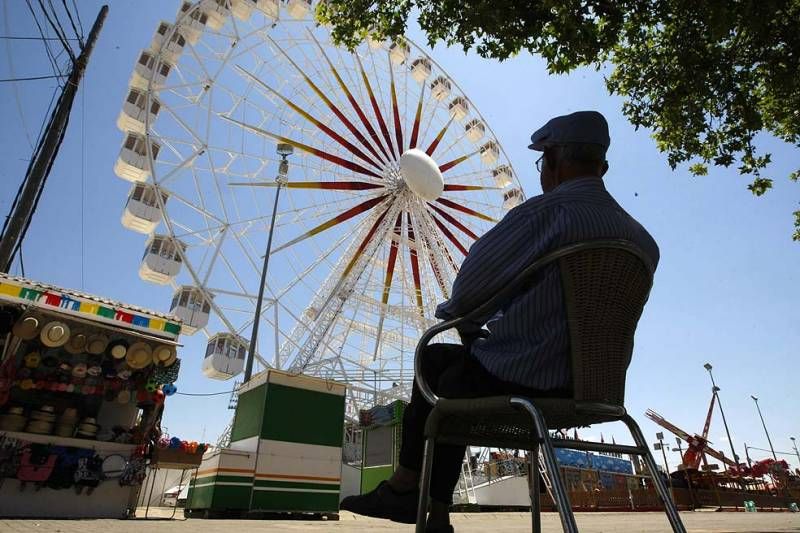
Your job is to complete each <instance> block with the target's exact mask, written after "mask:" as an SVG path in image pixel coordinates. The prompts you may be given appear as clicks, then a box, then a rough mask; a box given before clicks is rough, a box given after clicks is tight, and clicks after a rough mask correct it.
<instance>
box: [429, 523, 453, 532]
mask: <svg viewBox="0 0 800 533" xmlns="http://www.w3.org/2000/svg"><path fill="white" fill-rule="evenodd" d="M425 533H455V530H454V529H453V526H451V525H449V524H448V525H446V526H442V527H437V528H430V527H426V528H425Z"/></svg>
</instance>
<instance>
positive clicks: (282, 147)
mask: <svg viewBox="0 0 800 533" xmlns="http://www.w3.org/2000/svg"><path fill="white" fill-rule="evenodd" d="M277 151H278V155H279V156H281V161H280V163H279V165H278V175H277V176H276V177H275V183H276V185H277V190H276V191H275V204H274V205H273V206H272V221H271V222H270V225H269V236H268V237H267V251H266V253H265V254H264V266H263V268H262V269H261V283H260V284H259V285H258V300H256V313H255V316H254V317H253V331H252V332H251V334H250V348H249V350H248V351H247V364H246V366H245V369H244V383H247V382H248V381H250V377H251V376H252V375H253V359H254V358H255V355H256V343H257V339H258V324H259V323H260V322H261V302H262V300H263V299H264V286H265V285H266V282H267V268H268V267H269V256H270V251H271V250H272V235H273V233H274V231H275V215H276V214H277V212H278V198H280V194H281V187H282V186H283V185H285V184H286V182H287V181H288V178H287V176H288V175H289V160H288V159H287V158H288V157H289V156H290V155H292V152H293V151H294V148H292V146H291V145H290V144H285V143H279V144H278V148H277ZM277 355H278V354H275V356H276V357H277Z"/></svg>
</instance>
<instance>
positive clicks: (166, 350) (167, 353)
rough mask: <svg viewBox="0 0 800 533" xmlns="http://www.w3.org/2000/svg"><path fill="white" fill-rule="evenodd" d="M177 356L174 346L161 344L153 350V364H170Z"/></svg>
mask: <svg viewBox="0 0 800 533" xmlns="http://www.w3.org/2000/svg"><path fill="white" fill-rule="evenodd" d="M177 358H178V351H177V350H176V349H175V347H174V346H170V345H168V344H162V345H160V346H157V347H156V348H155V349H154V350H153V364H155V365H156V366H172V364H173V363H174V362H175V359H177Z"/></svg>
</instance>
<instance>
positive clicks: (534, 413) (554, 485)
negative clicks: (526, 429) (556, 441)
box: [510, 397, 578, 533]
mask: <svg viewBox="0 0 800 533" xmlns="http://www.w3.org/2000/svg"><path fill="white" fill-rule="evenodd" d="M510 401H511V404H512V405H516V406H519V407H522V408H523V409H525V410H526V411H527V412H528V414H530V416H531V419H532V420H533V425H534V427H535V428H536V434H537V437H538V438H539V445H540V446H541V447H542V454H543V455H544V461H545V464H544V467H545V470H546V471H547V472H548V473H549V474H550V475H549V476H548V477H549V478H550V485H551V490H552V492H553V500H554V501H555V504H556V509H557V510H558V514H559V517H560V518H561V527H562V529H563V530H564V531H565V533H578V526H577V524H576V523H575V515H574V514H572V506H571V505H570V503H569V497H568V496H567V491H566V489H565V488H564V483H563V482H562V481H561V474H560V472H559V470H558V462H557V461H556V452H555V450H554V449H553V443H552V442H550V435H549V434H548V433H547V422H545V419H544V416H542V413H541V411H539V409H537V408H536V406H535V405H533V404H532V403H531V402H530V401H528V400H527V399H525V398H519V397H515V398H511V400H510Z"/></svg>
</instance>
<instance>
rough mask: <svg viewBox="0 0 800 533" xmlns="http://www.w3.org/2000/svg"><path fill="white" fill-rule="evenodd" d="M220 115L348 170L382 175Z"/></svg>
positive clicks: (254, 131)
mask: <svg viewBox="0 0 800 533" xmlns="http://www.w3.org/2000/svg"><path fill="white" fill-rule="evenodd" d="M219 116H220V118H222V119H224V120H227V121H229V122H233V123H234V124H238V125H239V126H241V127H242V128H245V129H248V130H250V131H252V132H253V133H255V134H257V135H261V136H262V137H268V138H270V139H273V140H276V141H278V142H281V143H286V144H289V145H291V146H293V147H295V148H297V149H298V150H302V151H303V152H306V153H307V154H311V155H314V156H317V157H319V158H321V159H324V160H326V161H329V162H331V163H334V164H336V165H339V166H341V167H344V168H346V169H348V170H352V171H353V172H357V173H359V174H364V175H366V176H372V177H373V178H379V179H380V177H381V176H380V175H378V174H376V173H374V172H372V171H371V170H369V169H367V168H364V167H362V166H361V165H359V164H357V163H353V162H352V161H348V160H347V159H342V158H341V157H339V156H336V155H333V154H331V153H329V152H325V151H323V150H320V149H319V148H314V147H313V146H308V145H307V144H303V143H301V142H299V141H295V140H293V139H290V138H288V137H284V136H283V135H277V134H275V133H271V132H268V131H266V130H262V129H261V128H259V127H257V126H252V125H250V124H246V123H244V122H240V121H238V120H235V119H232V118H230V117H228V116H225V115H223V114H220V115H219Z"/></svg>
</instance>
